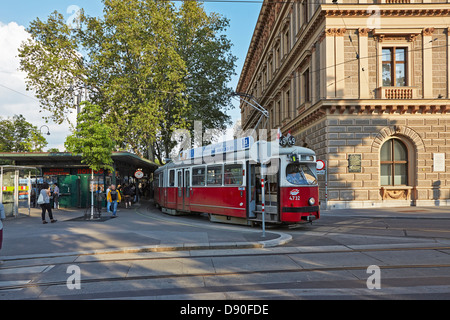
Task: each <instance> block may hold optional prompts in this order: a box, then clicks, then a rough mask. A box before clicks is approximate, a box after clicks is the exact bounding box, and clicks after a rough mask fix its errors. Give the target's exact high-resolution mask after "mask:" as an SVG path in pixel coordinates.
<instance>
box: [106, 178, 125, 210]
mask: <svg viewBox="0 0 450 320" xmlns="http://www.w3.org/2000/svg"><path fill="white" fill-rule="evenodd" d="M106 199H107V201H109V202H111V207H112V214H113V216H114V217H115V216H116V215H117V204H118V203H119V202H120V200H121V196H120V192H119V191H117V190H116V186H115V185H113V184H112V185H111V188H110V190H109V192H108V195H107V197H106Z"/></svg>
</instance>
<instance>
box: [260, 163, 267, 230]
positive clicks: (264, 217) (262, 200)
mask: <svg viewBox="0 0 450 320" xmlns="http://www.w3.org/2000/svg"><path fill="white" fill-rule="evenodd" d="M265 169H266V166H265V165H264V164H261V202H262V204H261V211H262V232H263V233H262V236H263V238H265V237H266V212H265V208H264V206H265V200H266V199H265V187H264V174H265V173H266V172H265V171H266V170H265Z"/></svg>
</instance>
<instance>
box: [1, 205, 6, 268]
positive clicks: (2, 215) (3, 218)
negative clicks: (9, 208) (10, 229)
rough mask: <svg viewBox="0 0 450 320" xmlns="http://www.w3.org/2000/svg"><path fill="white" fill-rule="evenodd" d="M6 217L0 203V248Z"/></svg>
mask: <svg viewBox="0 0 450 320" xmlns="http://www.w3.org/2000/svg"><path fill="white" fill-rule="evenodd" d="M5 219H6V215H5V207H4V206H3V203H0V250H1V249H2V244H3V222H2V221H3V220H5ZM2 263H3V261H1V260H0V264H2Z"/></svg>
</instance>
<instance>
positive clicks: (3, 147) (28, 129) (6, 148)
mask: <svg viewBox="0 0 450 320" xmlns="http://www.w3.org/2000/svg"><path fill="white" fill-rule="evenodd" d="M0 132H1V135H0V152H32V151H40V152H42V149H43V148H44V147H45V146H47V140H45V138H44V137H43V136H42V134H41V132H40V131H39V129H38V128H37V127H36V126H33V125H32V124H31V123H29V122H28V121H26V119H25V117H24V116H23V115H21V114H20V115H15V116H14V117H12V118H6V119H3V118H1V117H0Z"/></svg>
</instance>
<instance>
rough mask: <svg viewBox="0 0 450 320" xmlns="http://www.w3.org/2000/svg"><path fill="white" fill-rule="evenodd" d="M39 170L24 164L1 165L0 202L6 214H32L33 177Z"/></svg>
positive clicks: (15, 215)
mask: <svg viewBox="0 0 450 320" xmlns="http://www.w3.org/2000/svg"><path fill="white" fill-rule="evenodd" d="M37 172H38V170H37V169H36V168H33V167H24V166H9V165H5V166H0V202H1V203H3V205H4V207H5V214H6V216H7V217H8V216H14V217H17V216H18V215H19V213H21V214H28V215H29V214H30V208H31V198H32V197H31V192H32V187H31V186H32V178H33V177H35V176H36V173H37Z"/></svg>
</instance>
